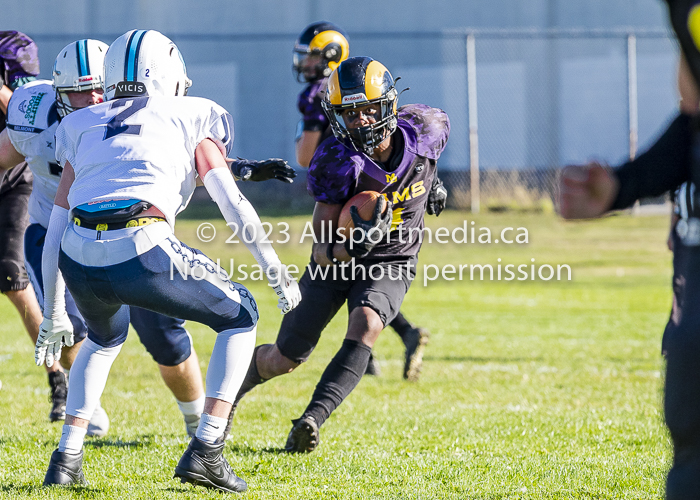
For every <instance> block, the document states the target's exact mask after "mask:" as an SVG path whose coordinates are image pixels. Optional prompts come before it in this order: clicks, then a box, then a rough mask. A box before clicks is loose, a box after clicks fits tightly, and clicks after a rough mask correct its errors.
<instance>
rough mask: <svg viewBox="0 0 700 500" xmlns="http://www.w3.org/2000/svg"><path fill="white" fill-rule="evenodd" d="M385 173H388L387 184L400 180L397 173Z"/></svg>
mask: <svg viewBox="0 0 700 500" xmlns="http://www.w3.org/2000/svg"><path fill="white" fill-rule="evenodd" d="M385 175H386V183H387V184H393V183H394V182H396V181H398V178H397V177H396V174H385Z"/></svg>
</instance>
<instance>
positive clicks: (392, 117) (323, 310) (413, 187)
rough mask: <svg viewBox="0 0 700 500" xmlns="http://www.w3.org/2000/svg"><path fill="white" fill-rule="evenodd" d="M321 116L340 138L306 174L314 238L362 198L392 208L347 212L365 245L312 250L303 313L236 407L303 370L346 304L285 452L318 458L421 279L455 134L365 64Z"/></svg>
mask: <svg viewBox="0 0 700 500" xmlns="http://www.w3.org/2000/svg"><path fill="white" fill-rule="evenodd" d="M323 106H324V108H325V110H326V113H327V115H328V117H329V121H330V125H331V129H332V131H333V134H334V137H329V138H328V139H326V140H325V141H324V142H323V143H322V144H321V145H320V146H319V147H318V148H317V150H316V152H315V153H314V156H313V159H312V160H311V165H310V169H309V175H308V190H309V192H310V194H311V195H312V196H313V197H314V199H315V200H316V206H315V209H314V215H313V225H314V230H315V232H316V234H321V228H322V226H326V227H328V225H329V224H331V225H332V226H333V227H337V226H338V218H339V215H340V212H341V210H342V208H343V206H344V205H345V203H346V202H347V201H348V200H349V199H350V198H352V197H353V196H354V195H355V194H357V193H360V192H362V191H378V192H380V193H382V194H383V195H384V196H385V197H386V199H387V201H388V202H389V203H388V204H387V206H388V208H387V209H386V210H385V212H384V213H381V212H380V210H381V208H380V209H377V210H375V213H374V217H373V218H372V220H370V221H365V220H363V219H361V218H360V217H359V215H358V213H357V210H352V209H351V214H352V218H353V221H354V224H355V227H356V228H361V231H359V233H360V234H361V237H356V233H357V232H356V233H355V234H354V235H353V237H352V238H351V239H348V240H346V241H345V242H344V243H343V242H341V241H339V239H338V240H332V241H328V240H326V241H319V242H318V243H314V245H313V250H312V258H311V263H310V264H309V266H308V267H307V269H306V272H305V273H304V275H303V277H302V278H301V281H300V283H299V286H300V288H301V293H302V298H303V300H302V302H301V304H300V305H299V307H298V308H297V309H295V310H294V311H292V312H291V313H290V314H288V315H287V316H286V317H285V318H284V319H283V321H282V325H281V327H280V330H279V333H278V335H277V340H276V342H275V343H274V344H266V345H261V346H258V347H257V348H256V349H255V352H254V354H253V359H252V361H251V364H250V367H249V369H248V373H247V375H246V378H245V380H244V382H243V385H242V386H241V390H240V391H239V393H238V396H237V398H236V402H235V403H234V406H235V404H236V403H237V402H238V401H240V399H241V398H242V397H243V396H244V395H245V394H246V393H247V392H248V391H250V390H251V389H253V388H254V387H255V386H256V385H259V384H261V383H263V382H265V381H266V380H269V379H271V378H273V377H276V376H279V375H284V374H287V373H291V372H292V371H293V370H294V369H295V368H296V367H297V366H299V365H300V364H301V363H303V362H304V361H306V360H307V359H308V358H309V356H310V355H311V353H312V352H313V350H314V348H315V347H316V344H317V343H318V341H319V338H320V336H321V333H322V332H323V330H324V329H325V327H326V325H327V324H328V323H329V322H330V321H331V319H333V317H334V316H335V314H336V313H337V312H338V310H340V308H341V307H342V306H343V304H345V303H347V307H348V311H349V319H348V329H347V333H346V336H345V340H344V341H343V345H342V347H341V349H340V350H339V351H338V352H337V353H336V355H335V357H334V358H333V359H332V361H331V362H330V364H329V365H328V367H327V368H326V370H325V372H324V373H323V375H322V377H321V380H320V381H319V383H318V385H317V386H316V390H315V391H314V394H313V397H312V398H311V402H310V403H309V405H308V407H307V409H306V410H305V411H304V413H303V414H302V416H301V417H300V418H299V419H296V420H294V421H293V424H294V426H293V428H292V430H291V432H290V434H289V438H288V440H287V444H286V446H285V448H286V450H287V451H289V452H310V451H313V450H314V449H315V448H316V446H317V445H318V443H319V427H320V426H321V425H323V423H324V422H325V421H326V419H328V417H329V416H330V414H331V413H332V412H333V410H335V409H336V408H337V407H338V406H339V405H340V404H341V403H342V402H343V400H344V399H345V398H346V397H347V396H348V394H350V392H351V391H352V390H353V389H354V388H355V386H356V385H357V384H358V383H359V381H360V378H361V377H362V374H363V373H364V372H365V368H366V367H367V363H368V361H369V358H370V353H371V349H372V346H373V345H374V342H375V341H376V339H377V337H378V336H379V334H380V333H381V331H382V330H383V329H384V327H385V326H386V325H387V324H389V323H391V321H392V320H393V319H394V318H395V317H396V315H397V314H398V313H399V309H400V307H401V303H402V301H403V298H404V296H405V295H406V292H407V291H408V288H409V286H410V285H411V281H412V280H413V278H414V276H415V269H416V262H417V255H418V251H419V249H420V246H421V238H420V236H419V235H418V233H422V229H423V226H424V224H423V217H424V215H425V213H426V208H427V205H428V193H429V191H430V186H432V184H433V181H434V179H435V176H436V173H437V160H438V158H439V157H440V154H441V153H442V151H443V149H444V148H445V145H446V143H447V139H448V136H449V131H450V124H449V119H448V117H447V114H446V113H445V112H444V111H442V110H440V109H436V108H431V107H429V106H425V105H422V104H411V105H407V106H403V107H401V108H398V92H397V90H396V88H395V85H394V79H393V78H392V76H391V73H389V71H388V70H387V69H386V67H384V65H382V64H381V63H379V62H378V61H375V60H373V59H371V58H369V57H353V58H350V59H347V60H345V61H343V62H341V63H340V65H339V66H338V68H337V69H336V70H334V71H333V73H332V74H331V76H330V77H329V80H328V90H327V92H326V94H325V96H324V100H323ZM382 205H383V204H382V203H379V204H378V205H377V206H378V207H381V206H382Z"/></svg>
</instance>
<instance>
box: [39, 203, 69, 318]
mask: <svg viewBox="0 0 700 500" xmlns="http://www.w3.org/2000/svg"><path fill="white" fill-rule="evenodd" d="M68 213H69V211H68V210H67V209H65V208H63V207H61V206H58V205H54V207H53V210H52V211H51V218H50V220H49V227H48V229H47V230H46V239H45V242H44V250H43V253H42V256H41V268H42V275H43V279H44V318H48V319H56V318H58V317H60V316H61V315H62V314H63V313H64V312H65V310H66V303H65V293H66V291H65V290H66V285H65V283H64V281H63V276H62V275H61V272H60V271H59V269H58V254H59V251H60V248H61V239H62V238H63V233H64V232H65V231H66V227H68Z"/></svg>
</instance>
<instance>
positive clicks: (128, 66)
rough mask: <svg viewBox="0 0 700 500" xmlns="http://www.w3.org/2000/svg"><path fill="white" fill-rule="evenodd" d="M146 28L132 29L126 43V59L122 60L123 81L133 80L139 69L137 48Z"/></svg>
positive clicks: (139, 46)
mask: <svg viewBox="0 0 700 500" xmlns="http://www.w3.org/2000/svg"><path fill="white" fill-rule="evenodd" d="M145 34H146V30H136V31H134V32H133V33H132V34H131V36H130V37H129V40H128V41H127V43H126V60H125V62H124V81H127V82H135V81H136V75H137V74H138V69H139V49H140V48H141V42H142V41H143V35H145Z"/></svg>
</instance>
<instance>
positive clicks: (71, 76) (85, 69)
mask: <svg viewBox="0 0 700 500" xmlns="http://www.w3.org/2000/svg"><path fill="white" fill-rule="evenodd" d="M108 48H109V45H107V44H106V43H103V42H100V41H99V40H89V39H88V40H78V41H77V42H73V43H69V44H68V45H66V46H65V47H64V48H63V49H62V50H61V52H59V53H58V57H56V61H55V62H54V64H53V88H54V90H55V91H56V108H57V110H58V114H59V115H60V116H62V117H63V116H66V115H67V114H68V113H72V112H73V111H75V110H76V109H77V108H76V107H74V106H72V105H71V103H70V101H69V99H68V96H67V95H66V94H67V93H68V92H84V91H86V90H95V89H102V84H103V83H104V60H105V55H106V54H107V49H108Z"/></svg>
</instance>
